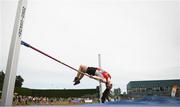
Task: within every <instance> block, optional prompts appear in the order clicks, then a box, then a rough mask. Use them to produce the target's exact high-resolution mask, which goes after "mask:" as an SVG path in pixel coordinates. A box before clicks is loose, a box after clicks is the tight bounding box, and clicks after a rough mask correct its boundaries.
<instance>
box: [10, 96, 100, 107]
mask: <svg viewBox="0 0 180 107" xmlns="http://www.w3.org/2000/svg"><path fill="white" fill-rule="evenodd" d="M86 99H87V98H73V97H70V98H61V97H57V98H56V97H54V98H48V97H32V96H21V95H18V96H15V97H14V98H13V105H33V104H36V105H53V104H55V105H58V104H64V105H66V104H80V103H85V100H86ZM95 100H97V99H96V98H94V99H93V100H92V101H93V102H94V101H95Z"/></svg>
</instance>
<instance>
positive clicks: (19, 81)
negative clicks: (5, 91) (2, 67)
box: [0, 71, 24, 90]
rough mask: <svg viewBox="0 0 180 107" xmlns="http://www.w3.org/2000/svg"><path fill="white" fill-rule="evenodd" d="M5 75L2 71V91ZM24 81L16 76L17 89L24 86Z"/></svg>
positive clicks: (0, 85) (0, 75)
mask: <svg viewBox="0 0 180 107" xmlns="http://www.w3.org/2000/svg"><path fill="white" fill-rule="evenodd" d="M4 78H5V73H4V72H3V71H0V89H1V90H2V87H3V83H4ZM23 82H24V79H23V78H22V77H21V76H20V75H17V76H16V82H15V87H18V88H21V87H22V85H23Z"/></svg>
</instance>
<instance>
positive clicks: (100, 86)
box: [98, 54, 102, 103]
mask: <svg viewBox="0 0 180 107" xmlns="http://www.w3.org/2000/svg"><path fill="white" fill-rule="evenodd" d="M98 64H99V68H101V54H98ZM101 97H102V83H101V81H99V101H100V103H102V101H101Z"/></svg>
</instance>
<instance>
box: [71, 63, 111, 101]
mask: <svg viewBox="0 0 180 107" xmlns="http://www.w3.org/2000/svg"><path fill="white" fill-rule="evenodd" d="M85 73H86V74H88V75H89V77H90V78H94V79H96V80H99V81H101V82H103V83H105V85H106V89H105V90H104V92H103V95H102V97H101V100H102V103H104V102H105V101H106V99H107V100H108V101H109V98H108V96H109V95H110V91H111V89H112V82H111V76H110V74H109V73H108V72H106V71H105V70H103V69H100V68H96V67H87V66H85V65H80V67H79V72H78V73H77V76H76V77H75V78H74V81H73V82H74V85H77V84H79V83H80V80H81V79H82V78H83V76H84V74H85Z"/></svg>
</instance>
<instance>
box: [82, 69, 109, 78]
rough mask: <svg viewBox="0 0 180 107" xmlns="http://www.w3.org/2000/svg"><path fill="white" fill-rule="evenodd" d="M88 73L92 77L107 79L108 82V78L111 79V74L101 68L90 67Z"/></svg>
mask: <svg viewBox="0 0 180 107" xmlns="http://www.w3.org/2000/svg"><path fill="white" fill-rule="evenodd" d="M86 73H87V74H89V75H92V76H99V77H101V78H104V79H106V81H107V80H108V78H110V79H111V76H110V74H109V73H108V72H106V71H104V70H102V69H100V68H95V67H88V68H87V70H86Z"/></svg>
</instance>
